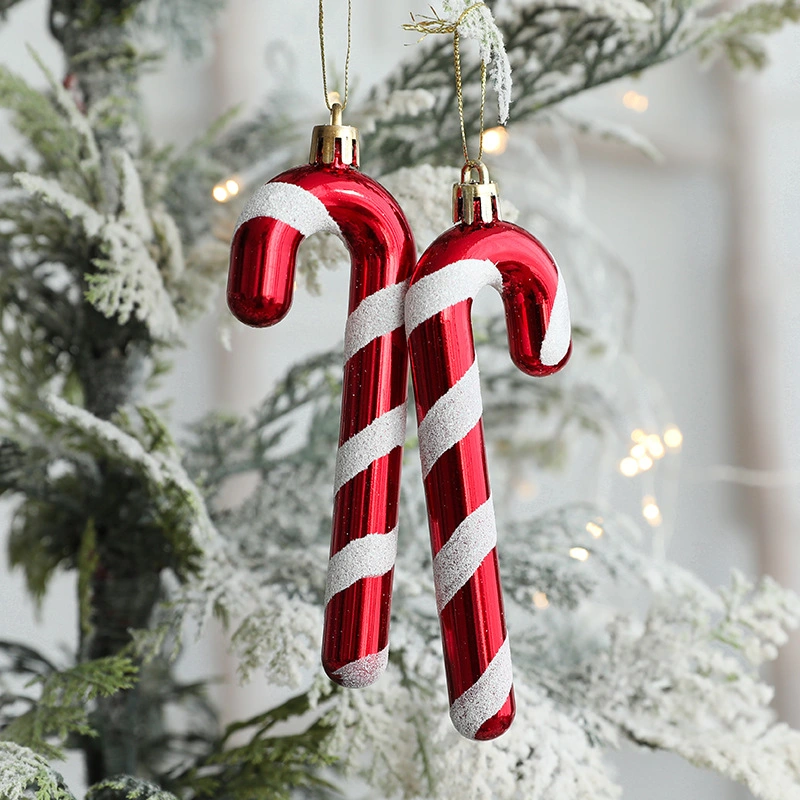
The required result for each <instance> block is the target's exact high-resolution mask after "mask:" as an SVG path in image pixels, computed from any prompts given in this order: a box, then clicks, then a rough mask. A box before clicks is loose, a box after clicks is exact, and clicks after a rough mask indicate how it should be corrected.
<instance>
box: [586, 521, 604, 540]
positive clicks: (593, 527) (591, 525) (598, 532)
mask: <svg viewBox="0 0 800 800" xmlns="http://www.w3.org/2000/svg"><path fill="white" fill-rule="evenodd" d="M586 530H587V531H588V532H589V533H591V534H592V536H594V538H595V539H599V538H600V537H601V536H602V535H603V527H602V525H598V524H597V523H596V522H587V523H586Z"/></svg>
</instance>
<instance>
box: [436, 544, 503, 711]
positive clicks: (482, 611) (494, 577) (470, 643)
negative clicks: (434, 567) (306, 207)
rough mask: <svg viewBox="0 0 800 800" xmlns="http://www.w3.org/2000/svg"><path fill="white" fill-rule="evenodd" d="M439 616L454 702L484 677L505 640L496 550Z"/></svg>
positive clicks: (448, 683) (448, 678)
mask: <svg viewBox="0 0 800 800" xmlns="http://www.w3.org/2000/svg"><path fill="white" fill-rule="evenodd" d="M498 611H499V613H498ZM439 616H440V620H441V625H442V646H443V648H444V655H445V664H446V665H447V670H446V672H447V689H448V692H449V695H450V702H451V703H452V702H453V701H454V700H455V699H456V698H458V697H460V696H461V695H462V694H464V692H465V691H466V690H467V689H469V688H470V686H472V685H473V684H474V683H475V682H476V681H477V680H478V678H480V676H481V675H483V673H484V672H485V671H486V668H487V667H488V666H489V664H490V663H491V661H492V659H493V658H494V657H495V655H497V651H498V650H499V649H500V648H501V647H502V645H503V642H505V640H506V625H505V619H504V615H503V596H502V590H501V588H500V573H499V570H498V566H497V551H496V550H494V549H493V550H492V552H491V553H489V555H487V556H486V558H485V559H484V560H483V563H482V564H481V565H480V567H478V569H477V570H476V571H475V574H474V575H473V576H472V577H471V578H470V579H469V581H467V583H466V584H464V586H463V587H462V588H461V589H459V591H458V592H457V593H456V595H455V596H454V597H453V599H452V600H451V601H450V602H449V603H448V604H447V605H446V606H445V607H444V608H443V609H442V613H441V614H440V615H439Z"/></svg>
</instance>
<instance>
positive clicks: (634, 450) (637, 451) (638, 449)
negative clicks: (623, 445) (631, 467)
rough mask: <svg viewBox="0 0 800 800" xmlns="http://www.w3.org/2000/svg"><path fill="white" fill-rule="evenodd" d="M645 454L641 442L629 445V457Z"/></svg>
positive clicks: (645, 451) (639, 456)
mask: <svg viewBox="0 0 800 800" xmlns="http://www.w3.org/2000/svg"><path fill="white" fill-rule="evenodd" d="M645 455H647V448H646V447H645V446H644V445H643V444H635V445H634V446H633V447H631V458H642V456H645Z"/></svg>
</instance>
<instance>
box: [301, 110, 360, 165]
mask: <svg viewBox="0 0 800 800" xmlns="http://www.w3.org/2000/svg"><path fill="white" fill-rule="evenodd" d="M337 144H338V145H339V150H340V152H341V160H342V163H343V164H347V165H349V166H353V167H357V166H358V149H359V144H358V128H353V127H352V126H351V125H342V106H341V104H340V103H334V104H333V106H332V108H331V121H330V124H329V125H317V126H316V127H315V128H314V132H313V133H312V134H311V155H310V156H309V162H310V163H311V164H333V162H334V161H335V160H336V146H337Z"/></svg>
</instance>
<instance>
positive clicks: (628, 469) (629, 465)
mask: <svg viewBox="0 0 800 800" xmlns="http://www.w3.org/2000/svg"><path fill="white" fill-rule="evenodd" d="M619 471H620V472H621V473H622V474H623V475H624V476H625V477H626V478H633V477H634V475H637V474H638V472H639V464H638V462H637V461H636V459H635V458H631V457H630V456H628V457H627V458H623V459H622V461H620V462H619Z"/></svg>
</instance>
